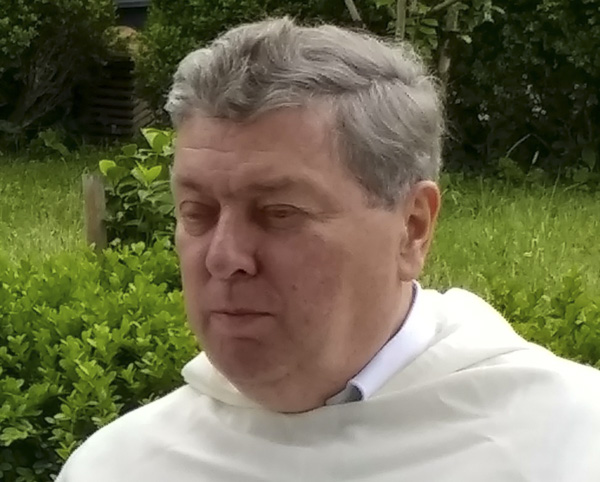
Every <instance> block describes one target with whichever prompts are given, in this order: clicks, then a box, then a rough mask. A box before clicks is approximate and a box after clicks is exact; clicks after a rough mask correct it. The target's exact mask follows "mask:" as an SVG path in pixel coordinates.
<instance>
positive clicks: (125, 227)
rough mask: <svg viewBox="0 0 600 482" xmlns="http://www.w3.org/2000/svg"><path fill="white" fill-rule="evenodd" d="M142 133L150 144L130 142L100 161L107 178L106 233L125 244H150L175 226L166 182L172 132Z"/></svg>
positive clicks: (143, 131)
mask: <svg viewBox="0 0 600 482" xmlns="http://www.w3.org/2000/svg"><path fill="white" fill-rule="evenodd" d="M142 134H143V136H144V138H145V140H146V142H147V144H148V146H149V147H144V148H140V147H138V146H137V145H136V144H129V145H127V146H124V147H123V148H122V149H121V151H122V154H120V155H117V156H116V157H115V159H114V160H110V159H104V160H102V161H100V164H99V167H100V171H101V172H102V174H103V175H104V177H105V180H106V190H105V191H106V198H107V199H106V204H107V206H106V207H107V218H106V226H107V235H108V238H109V239H111V240H117V239H118V240H120V241H122V242H124V243H131V242H136V241H143V242H146V243H150V242H151V241H153V240H155V239H157V238H158V237H162V236H165V235H167V236H170V235H172V234H173V232H174V229H175V217H174V205H173V198H172V196H171V190H170V184H169V169H170V166H171V164H172V157H173V140H174V133H173V132H172V131H161V130H158V129H153V128H148V129H143V130H142Z"/></svg>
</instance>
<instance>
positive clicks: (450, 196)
mask: <svg viewBox="0 0 600 482" xmlns="http://www.w3.org/2000/svg"><path fill="white" fill-rule="evenodd" d="M102 157H105V154H103V153H99V152H96V153H94V152H90V153H87V154H84V155H81V156H79V159H77V160H74V161H69V162H64V161H61V160H57V159H50V160H30V159H24V158H17V159H11V160H4V161H0V253H2V252H4V253H5V254H7V255H8V257H9V258H11V259H15V260H18V259H21V258H24V257H29V258H33V259H35V258H36V257H37V256H39V255H43V254H46V253H55V252H59V251H63V250H71V249H74V248H76V247H77V246H81V245H83V243H84V239H83V234H82V231H83V215H82V199H81V175H82V173H83V172H84V170H86V169H90V168H95V166H96V165H97V162H98V160H99V159H101V158H102ZM599 239H600V197H599V196H598V194H597V193H595V194H594V193H588V192H580V191H578V190H577V189H575V188H573V187H552V186H550V187H542V186H533V185H524V186H521V187H514V186H510V185H507V184H505V183H502V182H500V181H492V180H485V179H479V180H464V179H461V178H460V177H459V176H450V177H448V178H446V180H445V183H444V204H443V208H442V214H441V218H440V222H439V225H438V230H437V235H436V238H435V241H434V244H433V248H432V252H431V255H430V258H429V262H428V265H427V268H426V270H425V273H424V275H423V277H422V282H423V284H424V285H425V286H435V287H437V288H440V289H445V288H448V287H451V286H459V287H465V288H468V289H471V290H473V291H475V292H477V293H481V294H482V295H485V294H486V292H487V290H488V289H489V287H490V285H491V284H493V283H492V281H493V278H495V277H503V278H505V279H512V280H515V281H517V283H516V286H522V287H524V288H527V289H531V290H535V289H537V288H540V287H541V288H544V292H548V293H552V291H553V290H554V289H556V288H557V287H558V286H559V285H560V280H561V279H562V277H563V276H564V275H565V274H567V273H568V272H569V270H572V269H575V270H578V271H580V272H581V273H582V276H583V278H584V280H585V284H586V287H587V288H589V289H590V290H591V293H594V294H598V295H597V297H598V298H600V276H598V273H600V243H599V242H598V240H599Z"/></svg>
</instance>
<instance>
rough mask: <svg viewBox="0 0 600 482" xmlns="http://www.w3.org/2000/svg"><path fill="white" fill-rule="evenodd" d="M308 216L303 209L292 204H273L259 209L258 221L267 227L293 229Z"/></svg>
mask: <svg viewBox="0 0 600 482" xmlns="http://www.w3.org/2000/svg"><path fill="white" fill-rule="evenodd" d="M305 216H306V212H305V211H303V210H302V209H300V208H298V207H296V206H292V205H291V204H271V205H267V206H262V207H260V208H259V209H258V219H259V222H260V223H261V224H263V225H264V226H265V227H275V228H283V227H292V226H296V225H297V224H299V223H301V222H302V221H303V220H304V219H305Z"/></svg>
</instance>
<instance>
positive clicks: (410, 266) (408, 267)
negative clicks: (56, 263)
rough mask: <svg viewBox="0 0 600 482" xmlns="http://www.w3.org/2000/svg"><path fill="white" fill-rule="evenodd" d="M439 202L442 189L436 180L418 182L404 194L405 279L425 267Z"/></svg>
mask: <svg viewBox="0 0 600 482" xmlns="http://www.w3.org/2000/svg"><path fill="white" fill-rule="evenodd" d="M440 204H441V195H440V190H439V188H438V186H437V184H436V183H435V182H433V181H421V182H419V183H417V184H416V185H415V186H413V188H412V189H411V190H410V192H409V193H408V195H407V196H406V198H405V201H404V206H403V209H402V216H403V221H404V228H405V229H404V233H403V239H402V240H401V243H400V263H399V275H400V278H401V280H402V281H411V280H413V279H416V278H418V276H419V274H420V273H421V271H422V270H423V265H424V264H425V258H426V257H427V253H428V251H429V247H430V246H431V240H432V239H433V233H434V230H435V224H436V221H437V217H438V213H439V210H440Z"/></svg>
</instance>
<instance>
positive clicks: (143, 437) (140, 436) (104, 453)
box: [57, 386, 198, 482]
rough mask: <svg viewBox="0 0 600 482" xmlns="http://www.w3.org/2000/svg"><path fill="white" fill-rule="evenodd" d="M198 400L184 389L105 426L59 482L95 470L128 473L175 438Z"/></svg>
mask: <svg viewBox="0 0 600 482" xmlns="http://www.w3.org/2000/svg"><path fill="white" fill-rule="evenodd" d="M197 398H198V394H197V393H196V392H194V391H193V390H192V389H191V388H190V387H189V386H183V387H181V388H179V389H177V390H175V391H174V392H172V393H170V394H168V395H166V396H164V397H162V398H160V399H158V400H156V401H154V402H151V403H149V404H147V405H144V406H143V407H140V408H138V409H136V410H133V411H131V412H129V413H127V414H125V415H123V416H122V417H120V418H118V419H117V420H115V421H114V422H112V423H110V424H108V425H106V426H105V427H102V428H101V429H99V430H98V431H97V432H95V433H94V434H93V435H91V436H90V437H89V438H88V439H87V440H86V441H85V442H84V443H83V444H82V445H81V446H80V447H79V448H78V449H77V450H76V451H75V452H74V453H73V454H72V455H71V457H70V458H69V459H68V460H67V463H66V464H65V466H64V467H63V470H62V471H61V474H60V475H59V477H58V479H57V482H61V481H64V482H70V481H71V480H81V474H91V473H94V471H99V472H98V473H101V474H106V476H109V475H111V474H113V473H115V474H116V473H122V472H123V471H124V472H126V471H127V468H126V466H128V464H129V463H130V462H131V461H133V460H136V459H137V460H143V459H144V457H147V454H148V453H151V452H152V451H153V450H154V448H157V447H158V446H159V445H160V444H161V443H162V442H163V441H164V440H165V439H168V438H169V437H170V436H171V434H172V436H174V437H175V436H176V433H175V432H176V431H177V428H178V427H180V426H181V424H182V420H185V418H186V413H187V412H188V411H191V409H192V407H193V406H194V401H195V400H196V399H197ZM88 476H89V475H88ZM94 480H95V479H94Z"/></svg>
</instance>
